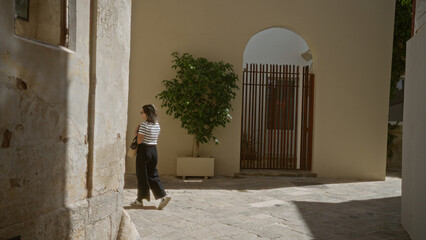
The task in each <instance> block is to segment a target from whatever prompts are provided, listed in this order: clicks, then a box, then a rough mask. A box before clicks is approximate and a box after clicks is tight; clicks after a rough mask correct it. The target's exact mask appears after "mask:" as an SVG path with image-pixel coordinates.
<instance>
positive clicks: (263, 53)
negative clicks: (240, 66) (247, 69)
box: [244, 28, 310, 66]
mask: <svg viewBox="0 0 426 240" xmlns="http://www.w3.org/2000/svg"><path fill="white" fill-rule="evenodd" d="M308 49H309V47H308V44H306V41H305V40H304V39H303V38H302V37H301V36H299V35H298V34H296V33H294V32H292V31H290V30H288V29H285V28H269V29H266V30H264V31H261V32H259V33H257V34H256V35H254V36H253V37H252V38H251V39H250V41H249V42H248V43H247V46H246V48H245V50H244V64H245V63H262V64H292V65H294V64H295V65H303V66H304V65H307V64H309V62H310V61H309V62H308V61H306V60H305V59H303V58H302V56H301V54H302V53H303V52H305V51H306V50H308Z"/></svg>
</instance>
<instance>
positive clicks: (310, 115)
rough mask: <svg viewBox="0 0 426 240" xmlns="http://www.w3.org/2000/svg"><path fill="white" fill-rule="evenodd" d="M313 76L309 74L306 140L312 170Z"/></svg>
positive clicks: (309, 164) (309, 167) (309, 165)
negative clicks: (307, 137)
mask: <svg viewBox="0 0 426 240" xmlns="http://www.w3.org/2000/svg"><path fill="white" fill-rule="evenodd" d="M314 83H315V76H314V75H313V74H310V76H309V129H308V133H309V139H308V140H309V142H308V164H307V165H308V170H312V142H313V138H312V135H313V124H314V89H315V88H314V86H315V84H314Z"/></svg>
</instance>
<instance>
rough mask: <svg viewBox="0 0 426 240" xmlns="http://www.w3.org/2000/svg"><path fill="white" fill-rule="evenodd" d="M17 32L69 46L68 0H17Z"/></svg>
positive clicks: (28, 36) (40, 40) (41, 40)
mask: <svg viewBox="0 0 426 240" xmlns="http://www.w3.org/2000/svg"><path fill="white" fill-rule="evenodd" d="M14 7H15V34H16V35H18V36H21V37H25V38H29V39H33V40H36V41H39V42H43V43H47V44H51V45H60V46H64V47H68V46H69V30H68V29H69V14H68V9H69V3H68V0H15V6H14Z"/></svg>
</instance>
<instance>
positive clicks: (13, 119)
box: [0, 1, 72, 239]
mask: <svg viewBox="0 0 426 240" xmlns="http://www.w3.org/2000/svg"><path fill="white" fill-rule="evenodd" d="M13 2H14V1H2V2H1V3H0V23H1V24H0V42H1V44H0V96H1V99H0V120H1V121H0V133H1V136H0V142H1V143H2V146H1V148H0V159H1V161H0V189H1V191H0V239H13V238H16V239H20V238H22V239H48V238H49V239H66V238H67V236H69V235H70V234H69V232H68V230H67V229H69V225H70V221H71V220H70V219H71V213H70V212H69V211H68V210H67V209H66V208H63V207H64V205H65V198H66V195H65V194H66V192H65V189H66V179H67V167H68V166H67V157H68V156H67V154H66V153H67V152H68V151H67V148H68V145H69V144H70V142H71V141H72V140H71V139H70V138H69V137H68V135H67V134H68V129H67V110H68V109H67V106H68V104H67V93H68V90H67V89H68V81H67V74H68V69H67V66H68V57H69V56H68V53H66V52H65V51H61V50H59V49H58V48H54V47H46V46H43V45H41V44H36V43H34V42H33V41H29V40H23V39H19V38H17V37H15V36H14V34H13V33H14V29H13V28H14V24H13ZM48 232H49V236H47V235H46V234H47V233H48Z"/></svg>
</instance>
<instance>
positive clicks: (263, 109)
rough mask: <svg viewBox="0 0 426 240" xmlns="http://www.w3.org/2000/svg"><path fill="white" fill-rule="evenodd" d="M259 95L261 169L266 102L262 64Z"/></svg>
mask: <svg viewBox="0 0 426 240" xmlns="http://www.w3.org/2000/svg"><path fill="white" fill-rule="evenodd" d="M261 84H262V85H261V91H262V92H261V93H262V99H261V111H260V114H261V122H260V129H261V130H260V141H261V142H262V144H261V145H260V149H261V150H260V152H261V153H260V156H261V159H262V164H261V167H262V168H265V153H264V152H265V141H262V140H263V136H264V135H265V127H264V123H265V122H266V120H265V115H266V114H265V103H266V101H265V100H264V99H265V65H264V64H262V67H261Z"/></svg>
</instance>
